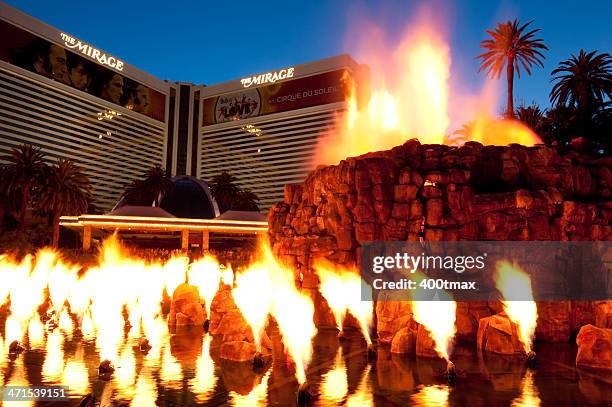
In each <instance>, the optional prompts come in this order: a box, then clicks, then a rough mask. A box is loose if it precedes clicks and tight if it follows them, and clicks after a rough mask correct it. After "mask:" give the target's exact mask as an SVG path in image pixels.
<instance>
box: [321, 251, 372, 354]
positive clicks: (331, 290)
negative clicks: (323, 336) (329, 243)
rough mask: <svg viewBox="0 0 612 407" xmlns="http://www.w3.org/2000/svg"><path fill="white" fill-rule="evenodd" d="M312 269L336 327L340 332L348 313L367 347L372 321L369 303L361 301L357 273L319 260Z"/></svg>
mask: <svg viewBox="0 0 612 407" xmlns="http://www.w3.org/2000/svg"><path fill="white" fill-rule="evenodd" d="M313 268H314V269H315V271H316V273H317V275H318V276H319V278H320V280H321V284H320V291H321V294H322V295H323V297H324V298H325V300H326V301H327V303H328V304H329V306H330V308H331V309H332V312H333V313H334V317H335V318H336V325H337V327H338V329H339V330H340V331H342V322H343V320H344V317H345V315H346V313H350V314H351V315H352V316H353V317H355V319H356V320H357V321H358V322H359V327H360V330H361V333H362V334H363V336H364V338H365V340H366V342H367V343H368V345H370V344H371V343H372V339H371V338H370V328H371V326H372V320H373V315H372V314H373V308H372V302H371V301H362V299H361V290H362V286H363V284H364V283H363V282H362V280H361V277H360V276H359V272H358V271H357V270H356V269H355V268H352V269H348V268H344V267H340V266H335V265H334V264H332V263H330V262H327V261H323V260H319V261H317V262H316V263H315V264H314V266H313Z"/></svg>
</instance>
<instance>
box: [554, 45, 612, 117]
mask: <svg viewBox="0 0 612 407" xmlns="http://www.w3.org/2000/svg"><path fill="white" fill-rule="evenodd" d="M551 75H554V76H553V78H552V81H553V82H556V83H555V85H554V86H553V89H552V91H551V92H550V101H551V102H552V103H553V104H555V105H565V106H568V107H574V108H577V109H578V111H579V112H580V113H581V114H583V115H590V114H592V113H593V111H594V109H595V108H596V107H597V106H600V105H602V104H603V103H604V101H605V100H606V99H610V98H612V57H610V54H608V53H603V54H597V51H591V52H589V53H587V52H585V50H583V49H581V50H580V52H579V53H578V56H576V55H572V56H571V58H570V59H567V60H565V61H562V62H561V63H560V64H559V67H558V68H557V69H555V70H554V71H552V73H551Z"/></svg>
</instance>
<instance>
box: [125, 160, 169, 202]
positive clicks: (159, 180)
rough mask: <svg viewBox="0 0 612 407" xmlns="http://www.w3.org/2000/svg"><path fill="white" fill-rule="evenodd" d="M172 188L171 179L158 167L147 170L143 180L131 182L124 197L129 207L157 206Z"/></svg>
mask: <svg viewBox="0 0 612 407" xmlns="http://www.w3.org/2000/svg"><path fill="white" fill-rule="evenodd" d="M172 188H174V184H173V183H172V179H171V178H170V177H169V176H168V174H167V173H166V170H164V169H163V168H162V167H161V166H160V165H156V166H154V167H151V168H149V169H148V170H147V171H146V172H145V173H144V174H143V178H142V179H139V180H136V181H133V182H132V183H131V184H130V185H129V186H128V187H127V188H126V190H125V193H124V196H125V198H126V200H127V202H128V204H131V205H151V204H152V205H153V206H159V204H160V202H161V200H162V198H163V197H164V195H166V194H168V193H169V192H170V191H172Z"/></svg>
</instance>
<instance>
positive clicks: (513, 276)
mask: <svg viewBox="0 0 612 407" xmlns="http://www.w3.org/2000/svg"><path fill="white" fill-rule="evenodd" d="M495 286H496V287H497V289H498V290H499V291H500V292H501V294H502V296H503V297H504V298H518V297H525V296H527V297H528V298H529V300H527V301H506V300H504V301H502V303H503V305H504V311H505V312H506V314H507V315H508V318H510V320H511V321H512V322H514V323H515V324H517V325H518V328H519V329H518V334H519V339H520V340H521V343H522V344H523V348H524V349H525V353H529V352H530V351H531V347H532V346H533V337H534V335H535V329H536V324H537V320H538V309H537V307H536V303H535V301H533V292H532V290H531V279H530V278H529V275H528V274H527V273H525V272H524V271H523V270H521V268H520V267H519V266H517V265H515V264H511V263H509V262H507V261H500V262H499V263H498V264H497V269H496V274H495Z"/></svg>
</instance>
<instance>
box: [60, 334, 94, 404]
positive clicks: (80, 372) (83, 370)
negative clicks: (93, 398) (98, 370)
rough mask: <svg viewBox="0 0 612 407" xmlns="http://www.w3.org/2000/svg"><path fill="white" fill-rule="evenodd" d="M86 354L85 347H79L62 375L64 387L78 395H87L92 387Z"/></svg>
mask: <svg viewBox="0 0 612 407" xmlns="http://www.w3.org/2000/svg"><path fill="white" fill-rule="evenodd" d="M84 352H85V351H84V349H83V346H82V345H79V346H78V347H77V350H76V351H75V353H74V356H72V357H70V358H69V359H68V361H67V362H66V366H65V367H64V371H63V374H62V380H61V381H62V386H66V387H68V388H69V389H70V391H72V392H74V393H77V394H87V392H88V391H89V387H90V385H89V377H88V371H87V366H86V365H85V359H84Z"/></svg>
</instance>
